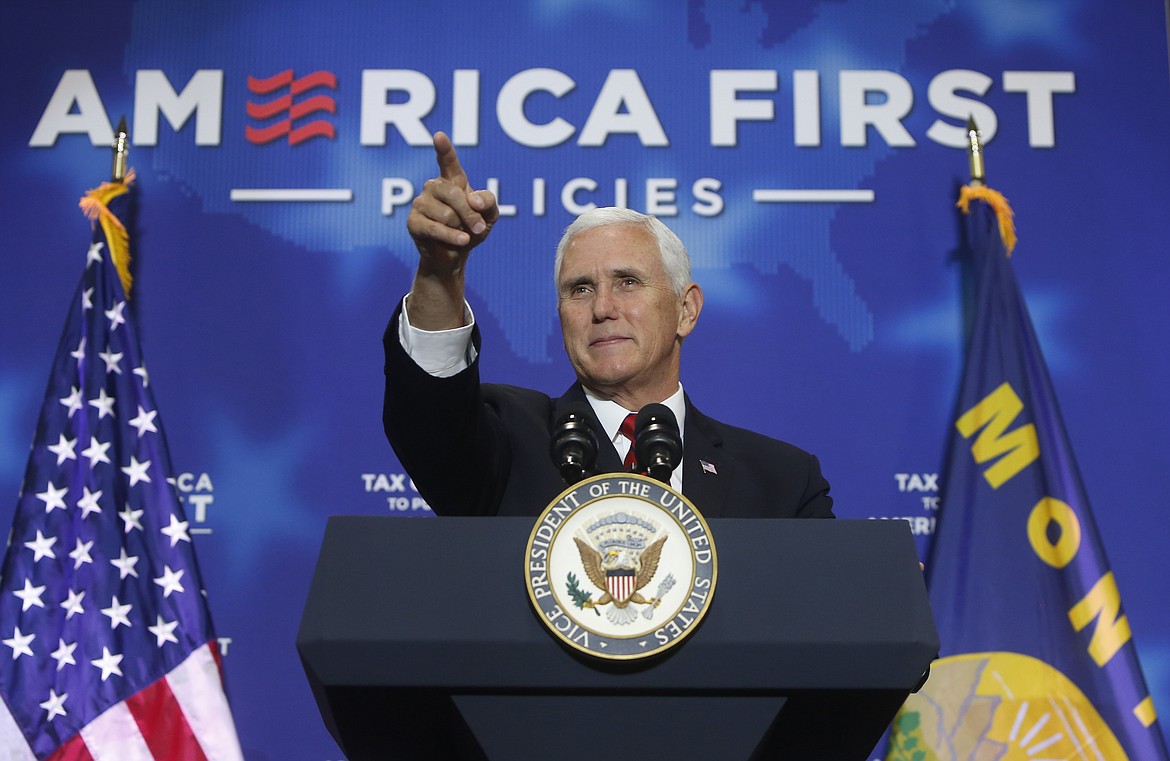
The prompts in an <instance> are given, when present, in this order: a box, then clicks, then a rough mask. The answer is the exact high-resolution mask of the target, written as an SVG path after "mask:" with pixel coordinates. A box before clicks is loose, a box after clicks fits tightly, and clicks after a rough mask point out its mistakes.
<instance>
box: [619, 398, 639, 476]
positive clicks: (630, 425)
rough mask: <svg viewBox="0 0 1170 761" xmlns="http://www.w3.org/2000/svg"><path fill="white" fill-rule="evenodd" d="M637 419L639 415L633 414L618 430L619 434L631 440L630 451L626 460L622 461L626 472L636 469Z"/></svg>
mask: <svg viewBox="0 0 1170 761" xmlns="http://www.w3.org/2000/svg"><path fill="white" fill-rule="evenodd" d="M637 417H638V414H637V413H635V412H631V413H630V414H629V415H626V419H625V420H623V421H622V425H621V428H618V433H620V434H621V435H622V436H625V437H626V438H627V439H629V440H630V451H628V452H626V459H625V460H623V461H622V467H624V468H625V469H626V470H632V469H633V467H634V460H635V457H634V421H635V420H636V419H637Z"/></svg>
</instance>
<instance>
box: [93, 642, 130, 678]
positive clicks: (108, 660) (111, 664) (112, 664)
mask: <svg viewBox="0 0 1170 761" xmlns="http://www.w3.org/2000/svg"><path fill="white" fill-rule="evenodd" d="M123 657H124V656H122V655H114V654H113V653H111V652H110V648H108V647H103V648H102V657H101V658H97V659H94V660H92V661H90V663H92V664H93V665H95V666H97V667H98V668H99V669H101V670H102V681H103V682H104V681H106V680H107V679H109V678H110V674H114V675H117V676H122V669H121V667H120V664H121V663H122V658H123Z"/></svg>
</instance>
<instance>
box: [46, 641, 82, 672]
mask: <svg viewBox="0 0 1170 761" xmlns="http://www.w3.org/2000/svg"><path fill="white" fill-rule="evenodd" d="M57 643H58V644H57V649H56V650H54V651H53V652H52V653H50V654H49V655H51V656H52V658H53V660H55V661H57V670H58V671H60V670H61V669H63V668H65V667H66V666H76V665H77V661H75V660H73V651H74V650H76V649H77V643H76V642H71V643H69V644H65V640H63V639H58V640H57Z"/></svg>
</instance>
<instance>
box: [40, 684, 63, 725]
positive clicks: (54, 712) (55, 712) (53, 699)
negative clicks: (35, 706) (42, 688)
mask: <svg viewBox="0 0 1170 761" xmlns="http://www.w3.org/2000/svg"><path fill="white" fill-rule="evenodd" d="M68 699H69V693H68V692H66V693H62V694H61V695H58V694H57V691H56V690H53V689H50V690H49V699H48V700H46V701H45V702H44V703H40V704H39V705H40V707H41V708H44V709H45V711H46V712H47V713H48V715H47V716H45V721H52V720H53V717H54V716H64V715H65V701H66V700H68Z"/></svg>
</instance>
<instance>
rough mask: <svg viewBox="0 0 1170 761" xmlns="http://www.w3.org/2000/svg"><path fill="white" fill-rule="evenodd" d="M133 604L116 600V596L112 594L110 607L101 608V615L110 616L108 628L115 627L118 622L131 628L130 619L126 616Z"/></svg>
mask: <svg viewBox="0 0 1170 761" xmlns="http://www.w3.org/2000/svg"><path fill="white" fill-rule="evenodd" d="M133 607H134V606H133V605H131V604H129V603H126V604H125V605H123V604H122V603H120V602H118V596H117V595H114V599H113V601H112V602H111V603H110V607H108V608H102V615H104V616H109V617H110V629H117V628H118V624H122V625H124V626H125V627H126V628H128V629H129V628H131V624H130V619H129V618H127V616H128V615H129V613H130V610H131V609H132V608H133Z"/></svg>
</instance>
